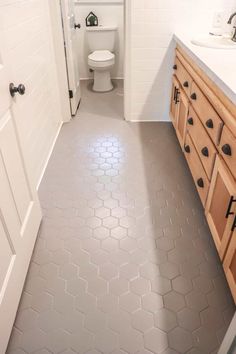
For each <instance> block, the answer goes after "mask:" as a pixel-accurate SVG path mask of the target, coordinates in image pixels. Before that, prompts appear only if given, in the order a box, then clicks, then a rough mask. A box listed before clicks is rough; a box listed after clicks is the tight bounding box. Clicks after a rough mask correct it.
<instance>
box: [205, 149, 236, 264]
mask: <svg viewBox="0 0 236 354" xmlns="http://www.w3.org/2000/svg"><path fill="white" fill-rule="evenodd" d="M231 197H234V198H235V197H236V188H235V182H234V179H233V177H232V176H231V174H230V172H229V170H228V168H227V166H226V165H225V163H224V162H223V160H222V159H221V158H220V157H219V156H217V158H216V163H215V167H214V171H213V175H212V180H211V186H210V191H209V196H208V200H207V205H206V217H207V220H208V224H209V226H210V229H211V232H212V235H213V238H214V241H215V244H216V248H217V250H218V252H219V255H220V258H221V259H223V258H224V256H225V252H226V249H227V247H228V244H229V240H230V237H231V234H232V232H231V227H232V224H233V220H234V213H236V207H235V205H234V204H233V205H232V207H231V209H232V210H231V212H232V214H231V215H228V216H226V214H227V210H228V207H229V203H230V200H231Z"/></svg>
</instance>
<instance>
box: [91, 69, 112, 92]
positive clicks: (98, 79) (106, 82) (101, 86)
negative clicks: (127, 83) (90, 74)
mask: <svg viewBox="0 0 236 354" xmlns="http://www.w3.org/2000/svg"><path fill="white" fill-rule="evenodd" d="M112 89H113V85H112V82H111V73H110V71H99V70H94V83H93V91H95V92H108V91H111V90H112Z"/></svg>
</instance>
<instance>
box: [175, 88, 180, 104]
mask: <svg viewBox="0 0 236 354" xmlns="http://www.w3.org/2000/svg"><path fill="white" fill-rule="evenodd" d="M179 94H180V90H179V89H178V88H177V89H176V95H175V104H177V103H179Z"/></svg>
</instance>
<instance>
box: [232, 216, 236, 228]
mask: <svg viewBox="0 0 236 354" xmlns="http://www.w3.org/2000/svg"><path fill="white" fill-rule="evenodd" d="M235 228H236V216H235V218H234V222H233V225H232V229H231V231H232V232H234V230H235Z"/></svg>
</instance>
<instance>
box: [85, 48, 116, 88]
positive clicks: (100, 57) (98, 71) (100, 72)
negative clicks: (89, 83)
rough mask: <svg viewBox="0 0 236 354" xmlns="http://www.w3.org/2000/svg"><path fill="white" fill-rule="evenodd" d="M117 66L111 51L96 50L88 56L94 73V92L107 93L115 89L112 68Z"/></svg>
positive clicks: (89, 64)
mask: <svg viewBox="0 0 236 354" xmlns="http://www.w3.org/2000/svg"><path fill="white" fill-rule="evenodd" d="M114 64H115V55H114V54H113V53H111V52H110V51H109V50H95V51H94V52H93V53H91V54H89V56H88V66H89V68H90V69H92V70H93V71H94V83H93V90H94V91H96V92H107V91H111V90H112V89H113V85H112V82H111V68H112V67H113V66H114Z"/></svg>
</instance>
